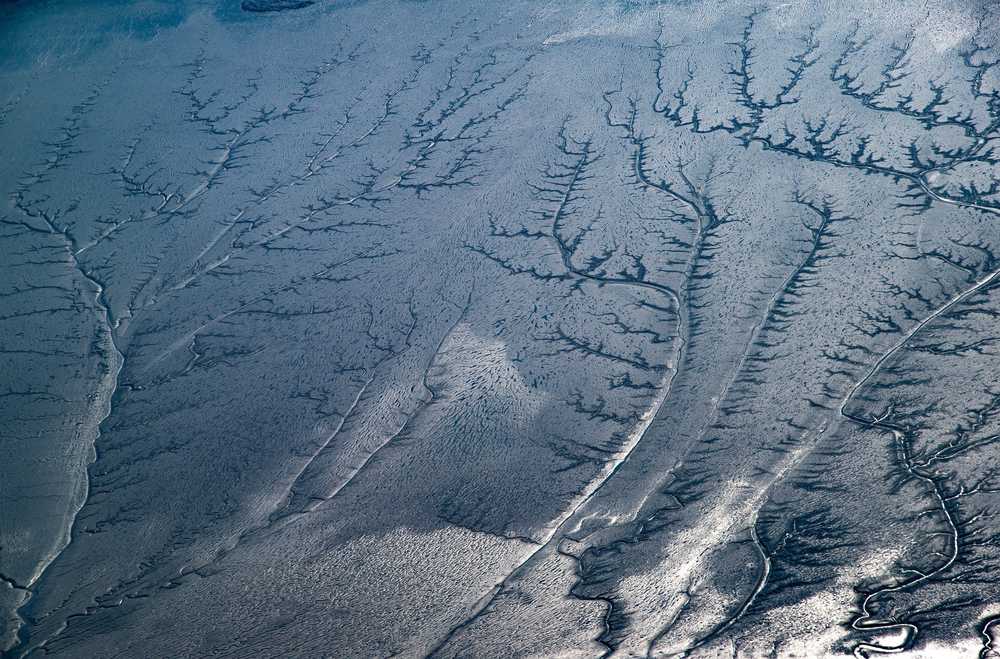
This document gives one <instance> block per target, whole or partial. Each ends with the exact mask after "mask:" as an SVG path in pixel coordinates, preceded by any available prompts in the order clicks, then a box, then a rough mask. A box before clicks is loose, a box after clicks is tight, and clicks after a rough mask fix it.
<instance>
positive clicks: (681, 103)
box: [653, 12, 1000, 215]
mask: <svg viewBox="0 0 1000 659" xmlns="http://www.w3.org/2000/svg"><path fill="white" fill-rule="evenodd" d="M759 15H760V12H754V13H752V14H750V15H749V16H748V17H747V18H746V20H745V22H744V28H743V31H742V32H741V35H740V39H739V40H738V41H735V42H732V43H730V44H729V45H730V46H731V47H732V48H733V49H734V50H735V60H734V62H733V63H731V64H730V65H729V67H728V69H727V70H726V71H725V73H726V75H727V77H728V78H729V79H730V83H731V86H732V87H731V95H732V96H733V98H734V101H735V103H736V104H737V105H738V106H739V107H740V108H741V110H742V111H743V114H742V116H734V117H732V118H731V119H729V120H728V121H723V122H717V123H714V124H708V125H706V124H705V122H704V121H703V119H702V118H701V115H700V114H699V111H698V108H697V105H695V104H694V102H693V101H692V100H691V98H690V97H691V95H692V93H693V92H692V90H691V85H692V83H693V81H694V80H695V71H694V68H693V67H692V65H691V64H690V63H688V66H687V75H686V76H685V78H684V79H683V80H682V82H681V83H680V84H679V85H678V87H677V89H676V90H675V91H673V92H672V93H670V94H668V92H667V90H666V88H665V84H664V80H665V78H666V76H664V74H663V68H664V67H665V66H667V65H668V57H667V53H668V50H670V49H671V46H668V45H667V44H665V43H664V42H663V41H662V38H660V37H658V38H657V40H656V42H655V43H654V52H655V62H656V66H657V74H656V82H657V96H656V100H655V101H654V104H653V110H654V112H656V113H657V114H658V115H660V116H662V117H663V118H664V119H666V120H667V121H668V122H669V123H670V124H671V125H672V126H674V127H676V128H684V129H686V130H689V131H691V132H694V133H699V134H705V133H716V132H721V133H725V134H729V135H731V136H732V137H733V138H734V139H736V140H737V141H738V142H739V143H740V144H742V145H743V146H745V147H746V146H749V145H751V144H756V145H758V146H760V147H761V148H763V149H764V150H765V151H771V152H774V153H777V154H779V155H784V156H788V157H792V158H795V159H801V160H806V161H810V162H817V163H822V164H826V165H830V166H834V167H838V168H845V169H850V170H855V171H858V172H860V173H862V174H875V175H881V176H886V177H888V178H890V179H892V180H893V181H895V182H897V183H899V184H901V185H902V186H903V191H902V196H903V198H904V199H905V200H906V201H904V202H902V203H901V204H900V207H901V208H909V209H912V210H913V211H914V212H921V211H924V210H926V209H928V208H929V207H930V206H931V205H933V204H935V203H944V204H950V205H954V206H959V207H962V208H970V209H974V210H979V211H982V212H984V213H990V214H994V215H996V214H1000V201H998V200H997V199H996V198H995V197H996V195H997V193H1000V183H997V182H995V181H994V182H992V183H991V184H990V185H989V186H988V187H986V188H981V187H980V186H978V185H977V184H976V183H975V181H971V180H970V181H967V182H962V181H954V180H950V179H951V177H953V176H955V175H957V173H958V170H959V169H960V168H961V167H963V166H967V165H982V166H986V167H994V166H996V165H997V164H1000V158H998V157H997V155H996V153H995V143H996V140H998V139H1000V90H997V89H987V88H986V86H985V82H984V81H985V79H986V76H987V75H989V74H991V73H992V72H994V71H1000V59H990V58H989V57H988V56H987V55H986V53H989V52H990V49H989V48H988V47H985V46H983V45H981V44H980V43H979V42H978V41H977V40H976V39H975V38H974V39H973V40H972V44H971V46H969V47H968V48H966V49H965V50H963V51H961V53H960V60H961V65H962V66H963V67H964V69H965V70H966V71H968V72H969V73H970V76H971V77H970V78H969V79H968V80H967V84H968V88H969V89H968V93H969V95H970V97H971V99H972V102H973V103H974V104H976V105H977V107H976V110H977V111H978V112H980V113H981V114H982V115H983V117H982V118H977V117H976V112H974V111H973V109H972V108H969V109H965V110H960V109H956V110H955V111H953V112H949V111H947V109H946V108H948V107H949V106H950V105H951V104H952V103H953V102H954V99H953V98H952V96H949V95H948V94H949V89H950V85H951V83H943V82H938V81H934V82H932V83H931V84H930V87H931V98H930V99H929V100H928V101H927V102H925V103H924V104H922V105H918V104H917V101H915V100H914V97H913V95H912V94H908V93H903V94H899V93H898V89H899V88H900V87H901V85H902V81H904V80H906V78H907V77H908V76H910V75H911V73H910V70H909V64H908V55H909V50H910V45H909V42H907V43H904V44H901V45H899V44H897V45H894V46H893V53H894V54H893V56H892V57H890V59H889V61H888V62H887V63H886V64H885V65H884V66H883V69H882V73H881V82H880V84H878V85H877V86H876V87H874V88H871V89H866V88H865V86H864V83H863V82H861V76H860V74H858V73H852V72H851V60H852V58H853V57H856V56H858V54H859V53H864V49H865V46H866V45H867V44H868V41H867V40H860V41H859V40H858V38H857V30H854V31H852V32H851V33H849V34H848V36H847V37H846V38H845V43H844V48H843V50H842V51H841V53H840V55H839V56H838V57H837V58H836V60H835V61H834V63H833V64H832V65H831V68H830V72H829V76H828V80H829V82H831V83H833V84H834V85H835V89H837V90H838V91H839V93H840V94H841V95H843V96H844V97H845V98H847V99H850V100H852V101H854V102H857V103H858V104H859V105H860V106H861V107H863V108H865V109H867V110H870V111H873V112H879V113H888V114H892V115H897V116H899V117H900V118H901V119H902V120H905V121H910V122H912V123H913V124H914V125H915V128H917V129H918V130H919V131H920V132H921V133H922V134H926V136H927V137H929V138H930V141H929V146H923V147H922V146H921V140H920V139H918V138H914V139H912V140H911V141H910V142H909V143H908V144H907V145H906V147H905V148H904V149H903V151H902V153H900V154H899V155H898V156H897V157H894V158H892V159H890V158H889V157H888V156H887V155H883V154H882V153H880V152H879V151H878V148H877V146H876V144H877V142H876V136H874V135H870V134H861V133H858V132H857V130H856V129H855V128H854V127H852V126H851V125H850V123H849V122H848V120H847V119H839V120H838V119H834V118H833V117H832V116H831V115H830V114H826V115H823V116H820V117H814V118H809V117H805V118H803V120H802V130H801V132H795V131H794V130H793V129H792V127H791V125H790V124H789V122H788V118H787V116H786V115H783V114H782V113H780V112H779V110H781V109H782V108H783V107H784V106H789V105H795V104H798V103H799V102H800V101H801V100H802V97H801V96H800V95H799V94H800V93H801V92H800V91H799V90H800V87H801V86H802V85H801V84H800V83H801V82H802V80H803V79H804V78H805V77H806V76H808V75H809V73H810V72H811V70H812V69H814V68H815V67H816V65H817V64H818V62H819V60H820V56H819V55H817V54H816V51H817V50H818V48H819V43H818V41H817V39H816V28H815V27H813V28H810V30H809V32H808V33H807V34H806V35H805V36H804V37H802V42H803V47H802V49H801V50H800V51H798V52H797V53H796V54H794V55H792V56H791V57H790V58H789V59H788V65H787V66H786V79H785V80H784V81H783V82H781V83H780V84H779V91H778V92H777V94H776V95H775V96H773V97H771V98H763V97H761V96H760V94H759V92H758V91H757V86H758V85H757V78H756V74H755V73H754V57H755V44H754V29H755V26H756V18H757V17H758V16H759ZM894 92H895V94H896V97H895V100H893V101H890V100H888V98H890V96H891V95H892V94H893V93H894ZM668 95H669V97H670V98H669V99H667V97H668ZM664 99H667V100H664ZM821 105H822V104H821ZM783 118H784V119H783ZM775 124H778V126H775ZM942 128H943V129H948V128H958V129H960V130H961V131H962V133H963V135H964V137H965V144H963V145H960V146H956V147H952V148H948V147H943V146H940V144H939V143H938V141H937V140H935V139H934V137H935V136H936V134H937V129H942ZM922 137H923V135H922ZM939 179H943V180H944V181H945V182H944V184H938V183H937V181H938V180H939Z"/></svg>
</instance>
